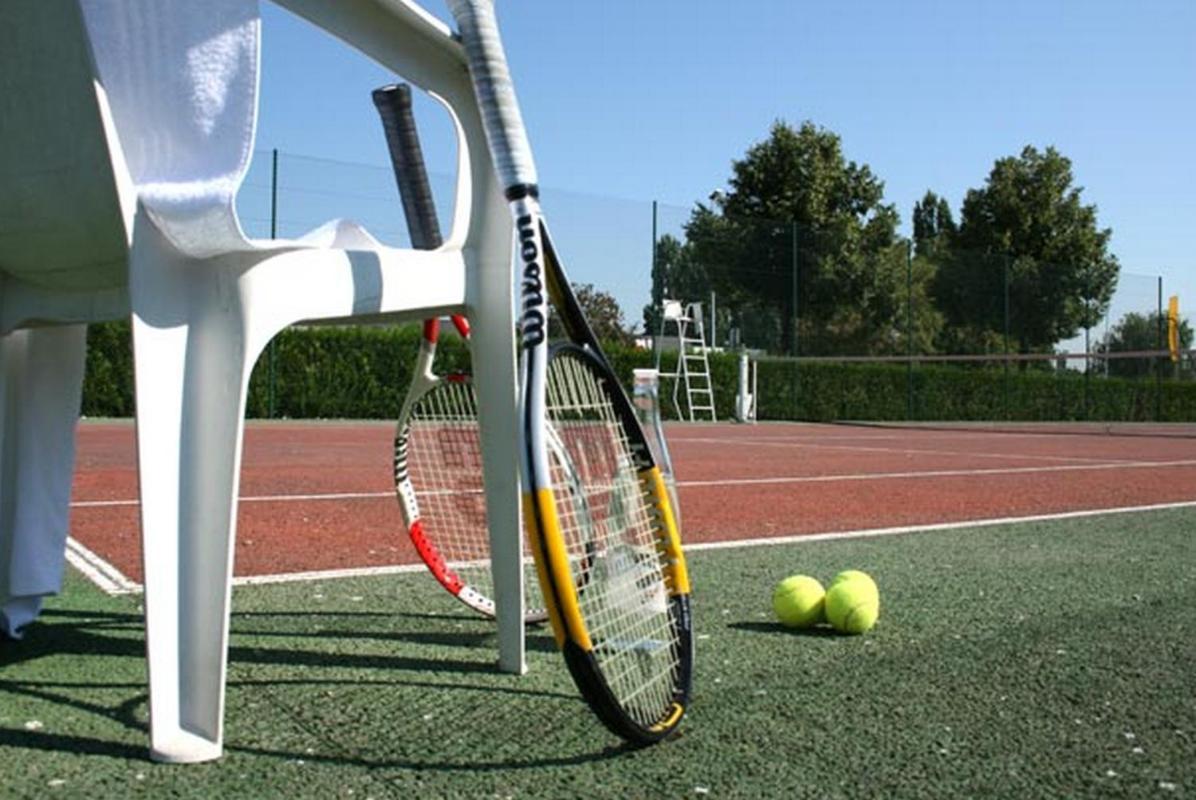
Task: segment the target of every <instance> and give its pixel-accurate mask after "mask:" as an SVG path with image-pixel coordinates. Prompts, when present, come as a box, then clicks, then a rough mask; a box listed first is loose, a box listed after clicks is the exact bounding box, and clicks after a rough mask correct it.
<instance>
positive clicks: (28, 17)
mask: <svg viewBox="0 0 1196 800" xmlns="http://www.w3.org/2000/svg"><path fill="white" fill-rule="evenodd" d="M103 104H104V99H103V96H102V94H101V93H99V92H97V89H96V85H95V64H94V62H93V60H92V58H91V52H90V48H89V47H88V42H87V35H86V29H85V26H84V23H83V17H82V15H81V13H80V9H79V7H78V5H77V4H76V3H75V2H65V1H63V0H50V1H49V2H16V3H3V4H2V5H0V272H3V273H6V274H8V275H10V276H13V277H16V278H19V279H21V280H24V281H27V282H29V283H32V284H35V285H37V286H43V287H48V288H61V289H98V288H111V287H114V286H120V285H122V284H123V282H124V281H125V275H126V262H127V253H128V246H129V233H128V230H129V222H130V219H131V214H132V210H133V203H134V197H133V194H132V191H131V186H129V184H128V180H127V176H122V175H120V174H119V173H120V171H121V170H122V169H123V168H122V167H121V166H120V163H119V160H116V161H115V162H114V159H113V157H112V153H113V150H114V148H112V147H110V144H112V142H111V137H112V135H113V131H112V128H111V125H110V124H109V123H110V120H107V119H106V116H107V114H106V109H105V108H103Z"/></svg>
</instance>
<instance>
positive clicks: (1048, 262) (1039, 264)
mask: <svg viewBox="0 0 1196 800" xmlns="http://www.w3.org/2000/svg"><path fill="white" fill-rule="evenodd" d="M1081 191H1082V190H1081V189H1080V188H1079V187H1076V186H1074V185H1073V175H1072V169H1071V161H1070V160H1068V159H1067V158H1065V157H1064V156H1062V155H1061V154H1060V153H1059V152H1058V151H1057V150H1056V149H1055V148H1053V147H1048V148H1047V149H1046V150H1045V151H1039V150H1037V149H1036V148H1034V147H1029V146H1028V147H1026V148H1025V149H1023V150H1022V152H1021V154H1020V155H1019V156H1011V157H1008V158H1001V159H998V160H997V161H996V163H995V164H994V165H993V168H992V171H991V172H990V173H989V175H988V179H987V181H986V182H985V185H984V186H983V187H981V188H979V189H971V190H969V191H968V193H967V195H966V196H965V198H964V201H963V207H962V210H961V213H960V223H959V230H958V232H957V234H955V235H954V236H953V237H952V238H953V239H954V245H953V247H952V253H951V255H950V256H949V257H946V258H943V260H942V263H941V264H940V268H939V278H938V280H937V282H936V297H937V299H938V302H939V305H940V307H941V308H942V309H943V311H944V313H945V314H946V317H947V322H948V323H949V324H950V325H951V326H954V327H956V328H960V327H968V326H971V327H974V328H977V329H979V330H987V331H994V332H1002V333H1004V332H1005V330H1006V328H1007V329H1008V332H1009V335H1010V337H1011V340H1012V343H1013V344H1015V345H1016V346H1017V349H1018V350H1019V351H1020V352H1036V351H1043V350H1046V349H1049V348H1050V347H1051V346H1052V345H1054V344H1055V343H1056V342H1058V341H1061V340H1063V339H1068V338H1070V337H1072V336H1074V335H1075V334H1076V333H1077V332H1078V331H1079V330H1080V329H1081V328H1082V327H1084V326H1091V325H1093V324H1095V322H1096V321H1097V320H1098V319H1100V317H1101V316H1102V315H1103V314H1104V312H1105V310H1106V309H1107V308H1108V304H1109V300H1110V299H1111V297H1112V295H1113V290H1114V289H1115V288H1116V285H1117V273H1118V269H1119V266H1118V262H1117V258H1116V256H1114V255H1112V254H1111V253H1109V251H1108V244H1109V238H1110V236H1111V233H1112V232H1111V231H1110V229H1108V228H1099V227H1098V226H1097V219H1096V206H1094V205H1084V204H1083V203H1082V202H1081V199H1080V194H1081ZM1006 298H1007V299H1008V302H1006Z"/></svg>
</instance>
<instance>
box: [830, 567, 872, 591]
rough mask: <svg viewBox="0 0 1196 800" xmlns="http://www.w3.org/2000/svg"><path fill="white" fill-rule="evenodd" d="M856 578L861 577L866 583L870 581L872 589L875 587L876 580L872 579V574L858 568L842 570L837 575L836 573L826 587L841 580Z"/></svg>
mask: <svg viewBox="0 0 1196 800" xmlns="http://www.w3.org/2000/svg"><path fill="white" fill-rule="evenodd" d="M857 578H862V579H863V580H865V581H867V582H868V583H871V584H872V588H873V589H875V588H876V581H874V580H872V576H871V575H869V574H868V573H867V572H861V571H860V570H858V569H845V570H843V571H842V572H840V573H839V574H838V575H836V576H835V577H834V579H833V580H831V582H830V583H829V584H828V585H827V588H828V589H829V588H830V587H831V586H834V585H835V584H836V583H842V582H843V581H852V580H856V579H857Z"/></svg>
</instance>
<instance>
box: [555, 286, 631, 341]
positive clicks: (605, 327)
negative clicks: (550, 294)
mask: <svg viewBox="0 0 1196 800" xmlns="http://www.w3.org/2000/svg"><path fill="white" fill-rule="evenodd" d="M573 294H574V295H575V296H576V297H577V304H578V305H579V306H580V307H581V312H582V314H584V315H585V318H586V321H587V322H589V323H590V327H591V328H593V330H594V335H595V336H597V337H598V339H599V341H602V342H618V343H620V344H629V343H630V342H631V334H630V333H629V332H628V330H627V329H626V328H625V327H624V325H623V310H622V309H620V308H619V303H618V301H617V300H615V298H614V295H612V294H610V293H609V292H604V291H602V290H601V289H595V288H594V284H592V283H575V284H573ZM560 325H561V323H560V320H559V318H558V315H557V314H551V315H550V316H549V336H550V337H553V338H561V337H563V336H564V332H563V331H562V330H561V327H560Z"/></svg>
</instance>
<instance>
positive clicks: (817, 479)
mask: <svg viewBox="0 0 1196 800" xmlns="http://www.w3.org/2000/svg"><path fill="white" fill-rule="evenodd" d="M1193 466H1196V459H1182V460H1179V461H1108V462H1100V463H1096V464H1056V465H1053V466H1049V467H993V468H991V469H938V470H924V471H917V470H912V471H908V472H859V473H847V474H845V475H797V476H789V477H777V478H718V479H716V480H692V481H678V482H677V485H678V486H755V485H765V484H771V483H776V484H786V483H835V482H837V481H870V480H892V479H897V478H955V477H967V476H970V475H976V476H981V475H1020V474H1025V473H1035V472H1084V471H1086V470H1107V469H1161V468H1164V467H1193ZM480 493H481V492H480V490H476V489H470V490H467V491H464V492H460V493H459V494H480ZM429 494H430V493H429ZM437 494H455V493H454V492H450V491H448V490H445V491H443V492H437ZM380 497H387V498H389V497H394V492H344V493H341V494H335V493H332V494H271V495H257V496H250V497H242V498H241V499H240V500H241V502H242V503H302V502H309V501H313V500H373V499H377V498H380ZM137 504H138V501H137V500H78V501H76V502H73V503H71V508H108V507H112V506H135V505H137Z"/></svg>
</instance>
